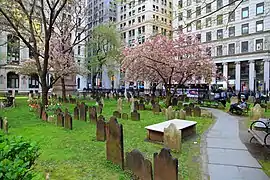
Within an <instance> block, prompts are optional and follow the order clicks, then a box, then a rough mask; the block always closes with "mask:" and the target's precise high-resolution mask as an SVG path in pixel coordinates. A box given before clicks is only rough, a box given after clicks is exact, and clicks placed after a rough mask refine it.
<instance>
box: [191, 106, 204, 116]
mask: <svg viewBox="0 0 270 180" xmlns="http://www.w3.org/2000/svg"><path fill="white" fill-rule="evenodd" d="M193 115H194V116H195V117H201V115H202V110H201V108H200V107H199V106H195V108H194V109H193Z"/></svg>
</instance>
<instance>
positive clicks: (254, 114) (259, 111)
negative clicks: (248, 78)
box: [251, 104, 264, 120]
mask: <svg viewBox="0 0 270 180" xmlns="http://www.w3.org/2000/svg"><path fill="white" fill-rule="evenodd" d="M263 116H264V109H263V108H261V106H260V104H256V105H255V106H254V107H253V108H252V111H251V119H252V120H258V119H260V118H262V117H263Z"/></svg>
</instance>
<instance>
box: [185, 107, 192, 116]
mask: <svg viewBox="0 0 270 180" xmlns="http://www.w3.org/2000/svg"><path fill="white" fill-rule="evenodd" d="M184 111H186V116H192V111H191V108H190V107H189V106H186V107H184Z"/></svg>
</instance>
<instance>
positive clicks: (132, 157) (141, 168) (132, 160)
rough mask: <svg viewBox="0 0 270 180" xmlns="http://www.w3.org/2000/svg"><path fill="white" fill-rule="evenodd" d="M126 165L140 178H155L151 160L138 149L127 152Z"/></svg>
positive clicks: (150, 179)
mask: <svg viewBox="0 0 270 180" xmlns="http://www.w3.org/2000/svg"><path fill="white" fill-rule="evenodd" d="M126 167H127V169H129V170H131V171H132V173H133V174H134V175H135V176H136V178H138V179H141V180H153V171H152V163H151V161H149V160H147V159H145V158H144V156H143V154H142V153H141V152H140V151H139V150H137V149H134V150H132V151H131V152H130V153H126Z"/></svg>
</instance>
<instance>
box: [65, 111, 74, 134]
mask: <svg viewBox="0 0 270 180" xmlns="http://www.w3.org/2000/svg"><path fill="white" fill-rule="evenodd" d="M64 126H65V128H66V129H70V130H72V116H71V115H70V114H69V113H68V112H65V125H64Z"/></svg>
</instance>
